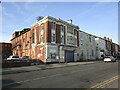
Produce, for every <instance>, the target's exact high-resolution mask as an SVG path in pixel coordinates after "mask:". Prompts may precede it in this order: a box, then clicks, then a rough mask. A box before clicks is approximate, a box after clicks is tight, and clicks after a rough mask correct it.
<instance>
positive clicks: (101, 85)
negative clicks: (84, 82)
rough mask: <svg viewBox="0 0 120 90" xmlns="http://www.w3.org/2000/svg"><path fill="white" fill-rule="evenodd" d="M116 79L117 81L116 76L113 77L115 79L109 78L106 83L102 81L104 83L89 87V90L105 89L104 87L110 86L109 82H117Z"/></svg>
mask: <svg viewBox="0 0 120 90" xmlns="http://www.w3.org/2000/svg"><path fill="white" fill-rule="evenodd" d="M117 79H118V76H115V77H113V78H110V79H109V80H106V81H104V82H101V83H99V84H97V85H95V86H92V87H90V88H103V87H105V86H106V85H108V84H110V83H111V82H113V81H115V80H117Z"/></svg>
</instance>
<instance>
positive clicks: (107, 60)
mask: <svg viewBox="0 0 120 90" xmlns="http://www.w3.org/2000/svg"><path fill="white" fill-rule="evenodd" d="M115 61H116V59H115V58H114V57H113V56H106V57H105V58H104V62H115Z"/></svg>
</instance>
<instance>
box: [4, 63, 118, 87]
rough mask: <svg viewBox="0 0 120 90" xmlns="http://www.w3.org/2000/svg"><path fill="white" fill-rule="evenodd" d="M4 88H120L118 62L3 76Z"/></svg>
mask: <svg viewBox="0 0 120 90" xmlns="http://www.w3.org/2000/svg"><path fill="white" fill-rule="evenodd" d="M2 78H3V80H2V81H3V88H118V62H110V63H104V62H96V63H93V64H84V65H77V66H71V67H64V68H56V69H47V70H40V71H32V72H24V73H16V74H9V75H3V76H2Z"/></svg>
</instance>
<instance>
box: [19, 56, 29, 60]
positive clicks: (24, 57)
mask: <svg viewBox="0 0 120 90" xmlns="http://www.w3.org/2000/svg"><path fill="white" fill-rule="evenodd" d="M19 59H21V60H29V59H30V57H29V56H21V57H20V58H19Z"/></svg>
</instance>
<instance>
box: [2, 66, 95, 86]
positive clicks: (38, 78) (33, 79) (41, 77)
mask: <svg viewBox="0 0 120 90" xmlns="http://www.w3.org/2000/svg"><path fill="white" fill-rule="evenodd" d="M90 69H93V68H90ZM90 69H85V70H77V71H72V72H70V73H64V74H55V75H51V76H46V77H44V76H43V77H40V78H34V79H28V80H23V81H19V82H14V83H10V84H6V85H3V86H4V87H5V86H9V85H12V84H16V83H24V82H29V81H33V80H39V79H44V78H50V77H54V76H60V75H66V74H72V73H77V72H79V71H86V70H90Z"/></svg>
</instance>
